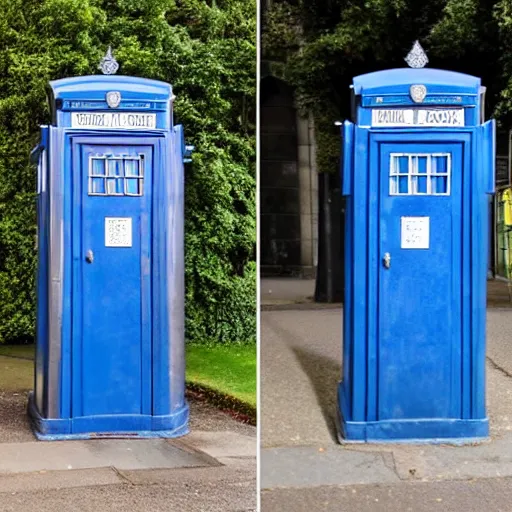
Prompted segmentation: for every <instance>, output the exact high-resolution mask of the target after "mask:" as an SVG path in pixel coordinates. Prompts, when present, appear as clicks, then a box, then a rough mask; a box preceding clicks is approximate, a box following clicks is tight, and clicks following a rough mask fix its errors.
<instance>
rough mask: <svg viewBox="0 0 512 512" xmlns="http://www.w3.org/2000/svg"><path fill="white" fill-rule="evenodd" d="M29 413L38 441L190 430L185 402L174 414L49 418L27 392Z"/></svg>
mask: <svg viewBox="0 0 512 512" xmlns="http://www.w3.org/2000/svg"><path fill="white" fill-rule="evenodd" d="M28 415H29V418H30V421H31V424H32V430H33V432H34V435H35V436H36V437H37V439H39V440H41V441H65V440H72V439H113V438H117V439H133V438H136V439H141V438H174V437H181V436H184V435H186V434H188V433H189V429H188V419H189V406H188V404H187V403H185V405H184V406H183V407H182V408H181V409H179V410H178V411H176V412H175V413H174V414H170V415H166V416H149V415H142V414H140V415H135V414H133V415H127V414H120V415H108V416H86V417H77V418H67V419H48V418H43V417H42V416H41V414H40V413H39V410H38V409H37V406H36V404H35V401H34V394H33V393H30V394H29V400H28Z"/></svg>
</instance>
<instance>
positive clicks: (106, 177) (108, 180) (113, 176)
mask: <svg viewBox="0 0 512 512" xmlns="http://www.w3.org/2000/svg"><path fill="white" fill-rule="evenodd" d="M143 188H144V156H143V155H137V156H112V155H95V156H91V157H89V195H91V196H141V195H142V193H143Z"/></svg>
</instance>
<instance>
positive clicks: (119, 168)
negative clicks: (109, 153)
mask: <svg viewBox="0 0 512 512" xmlns="http://www.w3.org/2000/svg"><path fill="white" fill-rule="evenodd" d="M108 175H109V176H122V175H123V161H122V160H121V159H119V158H115V159H114V158H111V159H110V160H109V161H108Z"/></svg>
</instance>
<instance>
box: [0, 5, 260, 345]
mask: <svg viewBox="0 0 512 512" xmlns="http://www.w3.org/2000/svg"><path fill="white" fill-rule="evenodd" d="M255 20H256V13H255V5H254V2H252V0H217V1H211V2H210V1H206V2H205V1H202V0H30V1H26V0H0V318H1V321H0V342H5V341H11V342H13V341H16V340H18V341H22V340H27V339H28V340H29V339H32V338H33V333H34V302H35V291H34V273H35V256H36V253H35V250H34V235H35V208H34V189H35V172H34V169H33V167H31V166H30V165H29V164H28V154H29V152H30V150H31V149H32V147H33V146H34V145H35V143H36V141H37V138H38V126H39V125H41V124H45V123H48V122H49V112H48V106H47V104H46V99H45V97H46V87H47V83H48V81H49V80H52V79H56V78H63V77H67V76H74V75H85V74H95V73H97V66H98V62H99V60H100V58H101V57H102V56H103V55H104V53H105V50H106V48H107V46H108V45H109V44H110V45H112V47H113V49H114V54H115V56H116V58H117V60H118V61H119V63H120V66H121V67H120V71H119V73H120V74H125V75H135V76H144V77H147V78H153V79H158V80H164V81H166V82H169V83H171V84H172V85H173V87H174V92H175V94H176V96H177V99H176V102H175V118H176V120H177V122H180V123H182V124H183V125H184V127H185V134H186V137H187V141H188V142H189V143H191V144H194V145H195V147H196V151H195V154H194V156H193V163H192V164H191V165H188V166H187V168H186V201H185V202H186V244H185V245H186V317H187V324H186V333H187V339H189V340H193V341H198V340H204V341H214V342H219V341H220V342H232V341H234V340H237V341H238V340H248V341H251V340H252V341H253V340H255V332H256V328H255V316H256V313H255V300H256V299H255V297H256V282H255V267H254V245H255V165H254V160H255V136H254V131H255V126H254V119H255V88H256V81H255V69H256V62H255V60H256V46H255V31H256V28H255V25H256V21H255Z"/></svg>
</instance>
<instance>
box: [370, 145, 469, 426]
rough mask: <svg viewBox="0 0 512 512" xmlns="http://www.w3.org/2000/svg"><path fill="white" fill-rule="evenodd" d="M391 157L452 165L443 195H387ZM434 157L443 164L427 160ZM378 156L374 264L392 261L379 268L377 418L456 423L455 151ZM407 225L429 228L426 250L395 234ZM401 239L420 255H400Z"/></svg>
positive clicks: (403, 149)
mask: <svg viewBox="0 0 512 512" xmlns="http://www.w3.org/2000/svg"><path fill="white" fill-rule="evenodd" d="M393 154H402V155H410V154H413V155H414V154H416V155H422V156H418V157H416V158H417V159H418V161H419V162H423V163H425V164H429V163H432V159H433V158H438V159H439V160H445V159H446V162H451V169H450V170H451V176H450V177H449V179H450V181H451V187H450V194H449V195H446V196H434V195H424V196H420V195H403V196H400V195H396V196H393V195H390V176H389V175H390V161H391V158H392V155H393ZM436 154H440V155H443V156H439V157H435V156H432V155H436ZM423 155H425V156H423ZM444 155H450V157H451V158H450V159H448V157H445V156H444ZM379 156H380V161H379V163H380V166H379V167H380V168H379V176H380V187H379V188H380V208H379V213H380V215H379V241H378V248H379V249H378V251H379V257H380V258H384V256H385V254H386V253H389V254H390V255H391V265H390V268H389V269H387V268H386V267H385V266H384V265H383V264H382V263H381V264H379V265H378V274H379V278H378V285H379V295H378V298H379V305H378V332H377V333H376V335H377V337H378V354H379V356H378V360H379V363H378V365H379V387H378V389H379V409H378V418H379V419H405V418H408V419H411V418H450V417H457V416H458V412H459V407H458V401H459V400H460V397H455V398H456V399H457V402H456V403H453V402H452V398H454V397H452V386H453V382H452V370H453V367H452V363H453V365H454V366H455V367H460V343H461V330H460V322H459V318H460V316H459V315H458V314H457V311H460V305H459V304H460V298H461V286H460V274H459V272H457V273H456V274H455V276H456V278H457V279H456V280H455V282H454V281H453V269H454V262H457V263H458V262H459V261H460V254H461V250H460V246H461V232H460V226H461V224H462V223H461V202H462V196H461V187H462V173H463V166H462V164H463V159H462V147H461V144H460V143H459V144H456V143H448V144H447V143H443V142H439V143H423V144H420V143H416V144H414V145H413V146H411V145H410V144H407V138H406V137H404V138H403V140H402V141H400V142H397V143H394V144H393V143H390V144H382V145H381V147H380V155H379ZM395 158H398V159H402V160H404V161H405V160H406V159H407V160H412V161H413V162H414V161H415V158H414V157H412V158H411V157H406V156H402V157H395ZM434 162H435V160H434ZM420 168H421V165H420ZM420 170H422V169H420ZM424 170H425V172H426V171H427V169H426V168H425V169H424ZM417 179H418V181H419V180H424V181H426V180H427V179H428V176H418V177H417ZM431 179H434V180H438V179H440V180H443V181H444V178H437V177H434V178H431ZM407 219H411V220H410V221H409V222H411V223H413V222H416V223H418V222H423V223H424V224H423V228H424V229H425V230H426V227H427V226H428V230H429V234H428V236H426V237H425V238H426V239H427V240H425V241H426V242H427V243H426V244H423V243H421V242H422V240H418V241H417V242H414V239H413V235H410V237H409V235H405V233H403V232H402V223H404V222H407ZM413 226H414V224H411V227H413ZM408 237H409V238H410V240H411V247H413V246H414V244H415V243H416V244H417V246H418V247H421V248H405V243H406V239H407V238H408ZM372 309H373V308H372Z"/></svg>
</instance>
